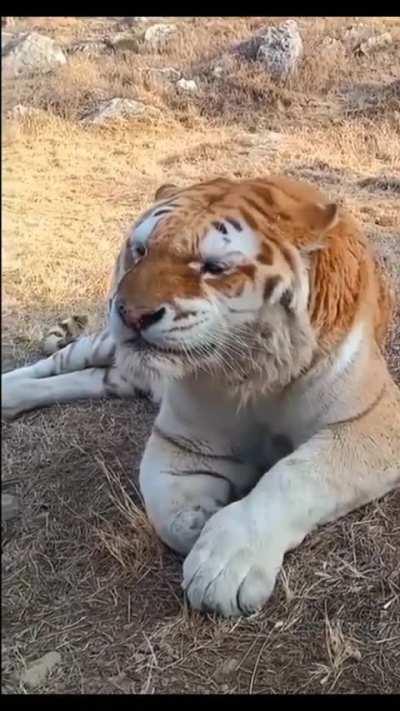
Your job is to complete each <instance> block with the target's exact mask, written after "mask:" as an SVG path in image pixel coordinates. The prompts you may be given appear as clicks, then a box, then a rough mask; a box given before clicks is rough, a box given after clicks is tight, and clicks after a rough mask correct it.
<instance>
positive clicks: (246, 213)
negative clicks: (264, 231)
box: [240, 207, 258, 230]
mask: <svg viewBox="0 0 400 711" xmlns="http://www.w3.org/2000/svg"><path fill="white" fill-rule="evenodd" d="M240 211H241V213H242V215H243V218H244V220H245V222H246V223H247V224H248V226H249V227H251V229H252V230H257V229H258V225H257V222H256V221H255V219H254V217H253V215H252V214H251V213H250V212H249V211H248V210H247V209H246V208H245V207H242V208H241V209H240Z"/></svg>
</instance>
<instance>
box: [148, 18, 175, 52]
mask: <svg viewBox="0 0 400 711" xmlns="http://www.w3.org/2000/svg"><path fill="white" fill-rule="evenodd" d="M175 32H176V26H175V25H164V24H161V23H160V24H156V25H151V27H148V28H147V30H146V31H145V33H144V42H145V44H146V45H147V47H148V49H152V50H155V51H161V50H163V49H165V48H166V47H167V45H168V44H169V42H170V41H171V39H172V38H173V36H174V34H175Z"/></svg>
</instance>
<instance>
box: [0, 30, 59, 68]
mask: <svg viewBox="0 0 400 711" xmlns="http://www.w3.org/2000/svg"><path fill="white" fill-rule="evenodd" d="M66 61H67V59H66V56H65V54H64V52H63V50H62V49H61V47H59V45H58V44H57V43H56V42H54V40H52V39H51V38H50V37H46V36H45V35H41V34H39V33H37V32H27V33H25V32H24V33H20V34H18V35H17V36H16V37H14V38H13V39H12V40H11V41H10V42H7V43H6V45H5V46H4V47H3V48H2V68H3V73H4V76H5V77H17V76H21V75H30V74H47V73H48V72H51V71H53V70H54V69H56V68H57V67H58V66H60V65H62V64H65V63H66Z"/></svg>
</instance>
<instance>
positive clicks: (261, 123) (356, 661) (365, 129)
mask: <svg viewBox="0 0 400 711" xmlns="http://www.w3.org/2000/svg"><path fill="white" fill-rule="evenodd" d="M283 19H284V18H276V17H275V18H265V17H263V18H218V17H216V18H186V19H179V18H178V19H176V18H169V19H168V22H171V23H173V24H175V25H176V27H177V30H176V32H175V34H174V36H173V38H172V39H171V40H170V41H169V42H168V43H167V44H166V46H165V49H164V50H163V51H161V50H160V51H154V50H153V51H149V50H148V49H146V47H145V46H144V45H140V44H139V46H138V51H131V50H129V51H128V50H124V51H120V50H113V49H109V50H107V51H106V52H104V53H99V54H97V55H96V53H94V55H93V56H92V55H91V54H85V53H84V52H81V51H76V52H75V53H69V48H71V47H72V46H74V45H76V44H77V43H78V42H87V41H93V42H97V43H99V42H103V41H104V39H105V38H106V39H107V38H108V37H109V36H111V35H113V34H115V33H116V32H121V31H123V32H132V33H133V32H134V31H135V32H136V29H135V27H136V25H135V24H134V23H133V24H132V23H129V22H127V21H126V19H125V20H124V18H75V17H71V18H63V17H57V18H48V17H45V18H40V17H37V18H16V20H15V22H14V24H13V25H12V27H11V28H10V31H11V32H13V33H14V32H18V31H22V30H24V31H27V30H33V29H34V30H35V31H37V32H39V33H43V34H45V35H47V36H49V37H52V38H53V39H55V40H56V41H57V42H58V44H59V45H61V46H62V48H63V49H64V51H65V52H66V53H67V56H68V61H67V63H66V64H64V65H62V66H59V67H58V68H57V69H56V70H55V71H54V72H52V73H49V74H46V75H41V76H35V75H33V76H24V77H19V78H17V79H16V80H12V81H11V80H4V82H3V150H4V153H3V155H4V163H3V216H4V217H3V226H4V232H3V251H2V257H3V269H2V278H3V292H2V295H3V299H2V309H3V312H2V313H3V339H2V347H3V369H10V368H11V367H12V366H15V365H16V364H20V363H23V362H24V360H25V359H32V358H35V357H37V356H38V350H39V343H40V339H41V336H42V333H43V330H45V329H46V328H47V327H48V326H49V324H52V323H53V321H54V320H55V319H56V318H57V319H58V318H65V317H66V316H68V315H70V314H71V313H84V314H88V315H89V320H90V328H91V329H92V328H95V327H96V325H98V324H99V323H100V321H101V320H102V318H103V313H104V304H103V299H104V295H105V291H106V288H107V284H108V280H109V276H110V273H111V268H112V264H113V260H114V259H115V256H116V254H117V251H118V245H119V243H120V242H121V240H122V238H123V236H124V231H125V230H126V229H127V227H128V226H129V224H130V223H131V222H132V219H133V218H134V216H135V215H136V214H137V213H138V212H139V211H141V210H142V209H143V208H144V207H145V206H146V205H147V204H148V202H149V201H150V200H151V199H152V197H153V194H154V192H155V189H156V188H157V187H158V186H159V185H160V184H161V183H168V182H177V183H181V184H187V183H189V182H191V181H196V180H200V179H202V178H203V177H204V176H207V177H209V176H211V175H215V176H217V175H221V174H227V175H229V176H237V177H240V176H243V177H244V176H250V175H261V174H265V173H268V172H279V171H283V172H286V173H289V174H291V175H294V176H298V177H303V178H305V179H307V180H309V181H314V182H316V183H318V184H319V185H320V186H321V187H322V188H324V189H325V190H327V191H328V192H329V194H330V195H331V196H332V199H335V200H340V201H345V202H346V204H347V205H348V207H349V208H350V209H351V210H352V211H353V212H354V214H356V215H357V217H358V218H359V219H360V220H361V221H362V222H363V223H364V226H365V230H366V232H367V234H368V235H369V236H370V237H371V238H372V240H373V242H374V244H375V246H376V248H377V250H378V252H379V253H380V255H381V258H382V260H383V261H384V263H385V265H386V268H387V269H388V270H389V271H390V272H391V273H392V274H393V277H394V279H395V282H396V285H397V287H400V221H399V185H400V66H399V61H398V58H399V52H400V19H399V18H395V17H392V18H384V17H375V18H362V21H361V22H360V20H359V19H358V20H355V19H352V18H310V17H308V18H299V19H298V24H299V29H300V32H301V35H302V38H303V44H304V51H305V54H304V58H303V60H302V63H301V65H300V67H299V70H298V72H297V73H296V75H295V76H293V77H292V78H290V79H288V80H287V81H286V82H285V83H284V84H279V83H278V84H277V83H274V82H273V81H272V80H271V79H269V78H268V76H267V75H266V73H265V71H264V70H263V69H262V67H261V66H260V65H259V63H257V62H254V61H253V62H249V61H248V60H246V59H245V58H243V57H237V56H234V57H229V61H227V62H226V65H225V68H224V70H223V71H222V73H220V74H218V73H215V72H213V66H214V64H213V63H214V62H215V61H217V60H218V59H220V58H221V57H222V56H223V55H224V54H226V53H228V54H229V48H230V47H232V45H234V44H235V43H238V42H240V41H242V40H247V39H249V38H250V37H251V36H252V35H254V34H255V33H256V32H258V31H259V30H260V29H262V28H263V27H265V26H267V25H270V24H275V25H277V24H279V23H280V22H282V21H283ZM137 24H138V30H137V31H139V30H140V31H141V23H137ZM360 24H362V27H361V28H360ZM350 26H353V28H355V29H353V35H354V34H355V35H356V34H357V30H358V31H359V32H360V31H361V30H362V33H361V35H362V34H363V33H364V35H366V36H372V35H374V34H377V35H378V34H383V33H385V32H390V34H391V38H392V43H391V44H388V45H387V46H386V45H385V47H384V48H382V49H380V50H379V49H378V50H377V51H376V52H373V51H371V53H367V54H361V55H360V54H357V53H355V52H354V51H353V48H352V46H351V44H349V43H350V39H349V35H348V34H347V35H346V33H348V32H349V27H350ZM5 30H6V31H8V28H7V27H6V28H5ZM361 35H360V36H361ZM346 37H347V39H346ZM327 39H328V40H329V42H328V43H326V42H325V41H326V40H327ZM330 40H337V42H338V44H335V43H333V45H334V47H336V49H335V50H333V49H332V48H331V49H330V50H329V51H328V49H327V47H328V45H329V46H330ZM346 42H347V44H346ZM165 67H171V68H174V69H176V70H177V71H178V72H179V73H180V75H181V76H182V77H184V78H185V79H195V80H196V84H197V87H198V90H197V91H196V92H194V93H189V92H184V91H178V90H177V88H176V86H175V84H176V82H175V81H173V80H166V79H165V78H163V77H162V75H160V73H157V72H154V71H153V70H154V69H157V68H158V69H159V68H165ZM114 97H121V98H128V99H135V100H139V101H142V102H144V103H145V104H146V105H148V106H150V107H151V109H152V111H151V112H149V113H148V114H147V113H145V114H143V115H142V116H139V117H138V118H132V119H130V120H125V121H122V122H118V123H110V124H109V125H105V126H101V127H100V126H92V125H85V124H83V123H81V118H82V116H83V115H84V114H85V112H87V111H90V110H92V109H93V108H95V107H96V105H97V103H98V102H99V101H101V100H106V99H112V98H114ZM18 104H20V105H21V104H22V105H23V106H27V107H33V108H34V109H38V110H39V111H27V112H25V113H24V114H21V112H19V113H18V112H15V110H14V108H15V106H16V105H18ZM398 324H399V320H397V321H396V322H395V324H394V327H393V334H392V338H391V341H390V343H389V350H388V357H389V360H390V364H391V368H392V372H393V373H394V375H395V377H396V378H397V381H398V382H400V345H399V341H400V339H399V336H398ZM153 416H154V412H153V409H152V408H151V406H149V405H148V404H147V403H146V402H145V401H142V400H138V401H135V402H132V403H126V402H119V401H108V402H102V403H95V404H93V405H92V404H91V403H81V404H75V405H70V406H68V407H65V406H64V407H62V408H58V407H54V408H52V409H51V410H49V411H40V412H34V413H31V414H29V415H25V416H24V417H23V418H21V419H20V420H18V421H15V422H11V423H5V424H4V425H3V480H4V481H5V482H8V484H9V486H10V487H11V489H14V491H15V492H16V493H17V495H18V497H19V500H20V503H21V514H20V517H19V518H18V519H17V520H16V521H14V522H11V523H10V522H7V524H5V525H4V538H3V547H2V574H3V641H2V671H3V674H2V677H3V692H4V693H12V692H17V693H26V692H27V691H28V688H27V687H26V685H24V682H23V678H24V676H23V673H24V671H25V669H26V667H29V666H30V665H31V664H32V663H33V662H35V661H36V660H37V659H39V658H40V657H42V656H43V655H45V654H47V653H48V652H53V651H56V652H59V653H60V655H61V662H60V663H59V664H57V666H55V667H54V669H53V670H52V671H51V672H50V674H49V675H48V677H47V678H46V680H45V681H43V682H42V683H41V685H40V686H39V687H38V688H37V689H36V690H37V691H39V692H40V693H62V692H64V693H65V692H67V693H68V692H70V693H117V694H118V693H132V692H134V693H152V692H156V693H190V692H198V693H218V692H219V693H227V694H229V693H247V692H251V693H258V694H259V693H321V692H322V693H344V692H350V693H395V692H397V693H398V692H399V691H400V671H399V669H400V664H399V661H400V584H399V581H400V555H399V551H400V525H399V515H398V512H399V507H400V496H399V492H394V493H393V494H391V495H390V496H388V497H386V498H385V499H384V500H383V501H380V502H377V503H375V504H373V505H369V506H368V507H366V508H365V509H363V510H361V511H358V512H355V513H353V514H351V515H350V516H347V517H346V518H345V519H343V520H341V521H338V522H337V523H336V524H334V525H330V526H327V527H325V528H324V529H323V530H321V531H318V532H317V533H315V534H314V535H313V536H311V537H310V538H309V539H308V540H307V541H306V542H305V543H304V544H303V545H302V546H301V547H300V548H299V549H297V550H296V551H295V552H294V553H292V554H290V555H289V556H288V557H287V559H286V561H285V567H284V572H283V574H282V576H281V580H280V583H279V584H278V586H277V588H276V591H275V593H274V595H273V598H272V599H271V600H270V602H269V603H268V605H267V606H266V608H265V609H264V611H263V612H262V614H261V615H259V616H258V617H257V618H253V619H249V620H240V621H221V620H216V619H212V618H210V617H207V616H204V617H202V616H200V615H198V614H196V613H193V612H189V611H188V610H187V609H186V607H185V605H184V602H183V600H182V594H181V590H180V562H179V561H178V560H177V558H176V557H175V556H174V555H173V554H172V553H170V552H168V551H167V550H166V549H165V548H164V547H163V546H162V545H161V544H160V543H159V542H158V540H157V539H156V537H155V535H154V534H153V533H152V531H151V529H150V527H149V525H148V523H147V520H146V517H145V516H144V514H143V511H142V509H141V504H140V497H139V496H138V494H137V492H136V490H135V487H134V486H133V484H132V473H133V474H134V475H136V474H137V469H138V464H139V461H140V457H141V453H142V449H143V446H144V442H145V439H146V437H147V435H148V433H149V430H150V427H151V422H152V419H153Z"/></svg>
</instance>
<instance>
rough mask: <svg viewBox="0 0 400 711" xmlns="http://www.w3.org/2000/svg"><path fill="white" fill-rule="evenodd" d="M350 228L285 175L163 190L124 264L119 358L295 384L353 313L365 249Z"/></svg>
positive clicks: (118, 307) (181, 371)
mask: <svg viewBox="0 0 400 711" xmlns="http://www.w3.org/2000/svg"><path fill="white" fill-rule="evenodd" d="M348 219H350V218H348V216H347V217H346V215H345V214H344V213H343V212H342V211H341V210H340V209H339V208H338V206H337V205H335V204H332V203H330V202H329V201H328V200H327V198H326V197H325V196H323V195H322V194H321V193H320V192H319V191H318V190H316V189H315V188H313V187H311V186H309V185H306V184H304V183H300V182H297V181H295V180H293V179H290V178H287V177H282V176H278V177H269V178H266V179H253V180H242V181H240V182H234V181H231V180H227V179H217V180H212V181H209V182H204V183H199V184H196V185H192V186H191V187H188V188H185V189H180V188H178V187H176V186H173V185H167V186H164V187H162V188H160V189H159V190H158V191H157V193H156V196H155V203H154V204H153V206H152V207H151V209H150V210H148V211H147V212H145V213H144V214H143V215H142V216H141V217H140V218H139V220H138V221H137V222H136V224H135V225H134V226H133V228H132V230H131V233H130V235H129V237H128V239H127V240H126V242H125V244H124V246H123V249H122V250H121V253H120V255H119V259H118V262H117V268H116V275H115V289H114V295H113V299H112V302H111V304H112V305H111V324H112V330H113V334H114V337H115V340H116V341H117V344H118V349H117V358H118V357H119V358H123V359H124V361H125V363H126V362H127V361H128V360H129V362H130V363H131V364H132V367H133V368H135V369H139V370H140V368H142V369H145V370H146V371H147V372H148V373H149V374H151V372H153V373H157V374H160V373H161V374H163V375H166V376H172V377H175V378H176V377H182V376H185V375H189V374H194V373H196V372H199V371H202V372H209V373H217V372H218V373H219V374H224V375H225V376H226V377H227V378H228V380H230V382H234V383H235V382H236V383H238V384H240V383H242V382H243V381H246V380H248V379H249V378H252V377H253V378H256V379H260V380H262V381H263V383H265V384H268V386H269V387H273V386H275V385H277V384H279V385H280V386H283V385H285V384H287V382H289V381H290V380H291V379H292V378H293V377H296V375H297V374H299V373H300V372H301V371H303V370H304V369H305V368H307V367H308V366H309V364H310V363H311V361H312V359H313V356H314V353H315V350H316V348H318V345H321V343H322V342H324V339H325V346H326V340H327V339H328V340H329V339H332V338H333V334H334V333H336V334H340V333H341V332H343V331H344V330H346V328H348V327H349V325H350V322H351V319H352V318H353V316H354V311H355V308H356V303H357V300H358V297H359V293H358V292H359V290H360V278H359V276H360V264H361V262H362V258H361V257H362V254H363V250H364V252H365V245H364V246H363V243H362V239H361V238H359V235H358V232H357V229H356V228H355V227H354V224H355V223H353V222H351V225H350V227H349V223H348ZM346 251H347V252H348V253H347V254H346Z"/></svg>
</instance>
